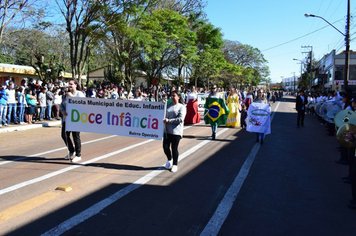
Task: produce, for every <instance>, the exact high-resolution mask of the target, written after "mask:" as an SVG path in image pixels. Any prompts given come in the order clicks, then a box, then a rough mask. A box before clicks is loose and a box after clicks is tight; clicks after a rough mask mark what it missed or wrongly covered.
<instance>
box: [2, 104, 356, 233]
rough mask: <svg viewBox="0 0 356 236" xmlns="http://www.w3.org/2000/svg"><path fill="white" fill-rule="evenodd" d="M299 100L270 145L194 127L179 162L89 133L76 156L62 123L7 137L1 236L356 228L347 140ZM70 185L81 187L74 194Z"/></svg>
mask: <svg viewBox="0 0 356 236" xmlns="http://www.w3.org/2000/svg"><path fill="white" fill-rule="evenodd" d="M294 102H295V100H294V98H293V97H285V98H283V99H282V101H280V102H276V103H275V104H272V110H273V111H276V112H275V113H274V115H273V120H272V133H271V134H270V135H267V136H266V139H265V142H264V144H263V145H262V146H261V145H260V144H255V142H254V141H255V136H254V134H251V133H249V132H247V131H246V130H241V129H229V128H226V127H219V128H218V136H217V139H216V140H211V139H210V138H209V136H210V134H211V129H210V127H209V126H206V125H204V124H202V123H201V124H199V125H194V126H186V127H185V130H184V138H183V139H182V140H181V143H180V148H179V151H180V156H181V158H182V160H180V162H179V170H178V172H176V173H171V172H170V171H167V170H164V168H163V167H162V166H163V164H165V162H166V158H165V155H164V153H163V150H162V143H161V142H160V141H150V140H146V139H138V138H127V137H120V136H110V135H101V134H93V133H81V137H82V143H83V146H82V157H83V161H82V162H80V163H79V164H73V163H70V162H68V161H66V160H64V156H65V155H66V154H67V151H66V149H65V148H64V144H63V141H62V140H61V138H60V127H59V126H53V127H52V126H51V127H43V128H37V129H32V130H22V131H17V132H9V133H1V134H0V143H1V156H0V203H1V204H0V235H16V236H18V235H26V236H31V235H42V234H44V235H61V234H63V235H177V236H178V235H246V236H250V235H251V236H259V235H313V236H315V235H347V236H348V235H350V236H354V235H356V223H355V222H356V211H354V210H350V209H348V208H347V205H348V202H349V200H350V199H351V187H350V185H347V184H344V183H343V182H342V179H341V177H342V176H345V175H346V174H347V170H348V169H347V168H348V167H347V166H345V165H338V164H336V163H335V162H334V161H335V160H337V159H339V157H340V153H339V152H338V151H337V149H336V147H337V146H338V143H337V141H336V138H335V137H331V136H328V135H327V131H326V128H325V127H324V126H323V125H321V124H320V122H319V121H318V119H317V118H316V117H315V116H311V115H306V121H305V125H306V127H304V128H299V129H297V127H296V117H297V114H296V112H295V109H294V107H295V106H294ZM58 186H64V187H70V188H71V189H72V190H71V191H68V192H65V191H60V190H55V189H56V188H57V187H58Z"/></svg>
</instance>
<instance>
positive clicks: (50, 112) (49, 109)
mask: <svg viewBox="0 0 356 236" xmlns="http://www.w3.org/2000/svg"><path fill="white" fill-rule="evenodd" d="M51 114H52V105H47V110H46V116H47V117H46V118H47V119H49V120H52V117H51Z"/></svg>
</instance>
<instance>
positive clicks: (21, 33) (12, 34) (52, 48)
mask: <svg viewBox="0 0 356 236" xmlns="http://www.w3.org/2000/svg"><path fill="white" fill-rule="evenodd" d="M5 31H6V34H5V39H7V38H11V40H5V41H4V43H3V44H2V49H3V52H4V54H6V55H7V56H9V57H10V56H11V57H12V59H13V63H15V64H17V65H28V66H32V67H33V68H34V69H35V70H36V72H37V74H38V76H39V78H40V79H41V80H46V79H55V78H57V77H58V76H59V75H60V73H61V72H63V71H65V68H66V67H67V68H69V67H70V64H69V55H68V54H67V51H68V47H66V45H67V41H66V40H67V39H66V38H65V35H64V32H63V31H60V29H59V28H57V27H54V26H52V25H51V24H47V23H46V24H44V23H41V24H39V25H35V26H34V28H33V29H16V28H12V27H9V28H7V29H6V30H5Z"/></svg>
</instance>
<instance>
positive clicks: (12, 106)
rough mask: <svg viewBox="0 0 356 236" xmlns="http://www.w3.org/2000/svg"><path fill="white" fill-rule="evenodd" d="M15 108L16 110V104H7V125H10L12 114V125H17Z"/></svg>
mask: <svg viewBox="0 0 356 236" xmlns="http://www.w3.org/2000/svg"><path fill="white" fill-rule="evenodd" d="M16 108H17V104H16V103H9V104H8V109H7V123H9V124H10V122H11V114H12V119H13V120H14V123H15V124H17V116H16Z"/></svg>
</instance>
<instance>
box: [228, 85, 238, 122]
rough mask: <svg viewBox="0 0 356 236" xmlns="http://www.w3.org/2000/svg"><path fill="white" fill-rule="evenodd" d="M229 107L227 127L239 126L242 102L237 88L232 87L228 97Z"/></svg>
mask: <svg viewBox="0 0 356 236" xmlns="http://www.w3.org/2000/svg"><path fill="white" fill-rule="evenodd" d="M227 102H228V105H227V108H228V109H229V111H230V113H229V115H228V117H227V121H226V126H227V127H232V128H235V127H239V126H240V112H239V110H240V103H239V96H238V95H237V92H236V89H235V88H231V92H230V94H229V95H228V97H227Z"/></svg>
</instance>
